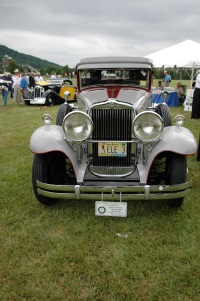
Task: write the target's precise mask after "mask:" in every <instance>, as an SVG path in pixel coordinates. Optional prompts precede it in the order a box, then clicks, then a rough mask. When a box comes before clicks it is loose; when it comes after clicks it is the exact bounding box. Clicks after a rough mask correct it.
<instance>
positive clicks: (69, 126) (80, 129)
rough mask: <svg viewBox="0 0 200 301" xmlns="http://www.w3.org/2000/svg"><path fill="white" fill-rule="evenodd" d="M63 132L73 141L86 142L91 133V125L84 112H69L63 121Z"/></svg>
mask: <svg viewBox="0 0 200 301" xmlns="http://www.w3.org/2000/svg"><path fill="white" fill-rule="evenodd" d="M62 127H63V130H64V132H65V134H66V135H67V136H68V138H69V139H71V140H73V141H83V140H86V139H87V138H88V137H89V136H90V135H91V133H92V129H93V123H92V120H91V118H90V117H89V116H88V115H87V114H86V113H84V112H76V111H74V112H71V113H69V114H68V115H66V117H65V118H64V120H63V123H62Z"/></svg>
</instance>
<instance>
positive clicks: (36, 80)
mask: <svg viewBox="0 0 200 301" xmlns="http://www.w3.org/2000/svg"><path fill="white" fill-rule="evenodd" d="M43 80H44V79H43V76H41V74H40V72H38V73H37V75H36V77H35V82H36V83H37V82H42V81H43Z"/></svg>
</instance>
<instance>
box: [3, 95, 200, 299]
mask: <svg viewBox="0 0 200 301" xmlns="http://www.w3.org/2000/svg"><path fill="white" fill-rule="evenodd" d="M2 103H3V102H2V100H1V102H0V139H1V143H0V186H1V188H0V194H1V199H0V248H1V250H0V300H2V301H24V300H34V301H36V300H37V301H46V300H50V301H55V300H56V301H62V300H63V301H79V300H88V301H128V300H130V301H136V300H138V301H153V300H155V301H156V300H159V301H161V300H162V301H163V300H166V301H199V300H200V282H199V279H200V264H199V262H200V255H199V247H200V245H199V241H200V223H199V212H200V200H199V191H200V189H199V179H200V162H198V161H197V160H196V155H195V156H193V157H189V158H188V168H189V173H188V179H192V180H193V189H192V190H191V193H190V194H189V195H188V196H187V197H186V199H185V202H184V204H183V206H182V208H181V209H178V210H174V209H170V208H169V207H168V206H166V204H165V203H164V202H163V201H162V202H159V201H155V202H137V201H135V202H129V203H128V215H127V217H126V218H114V217H112V218H111V217H96V216H95V214H94V205H95V202H93V201H92V202H91V201H85V202H79V201H60V202H58V203H57V204H56V205H53V206H51V207H44V206H43V205H41V204H40V203H38V202H37V200H36V199H35V196H34V194H33V191H32V184H31V165H32V159H33V154H32V153H31V152H30V150H29V140H30V137H31V134H32V133H33V131H34V130H35V129H36V128H37V127H38V126H40V125H42V121H41V117H42V115H43V114H44V113H50V114H52V116H53V121H54V123H55V119H56V113H57V110H58V106H55V107H51V108H46V107H34V106H28V107H27V106H19V105H14V103H13V101H12V100H11V99H9V101H8V106H7V107H6V108H4V107H3V105H2ZM170 110H171V114H172V116H173V117H174V116H175V115H177V114H182V113H183V114H184V115H185V118H186V122H185V126H186V127H188V128H189V129H190V130H191V131H192V132H193V134H194V135H195V137H196V138H197V139H199V132H200V120H191V118H190V113H189V112H184V111H183V106H181V105H180V106H179V107H176V108H170Z"/></svg>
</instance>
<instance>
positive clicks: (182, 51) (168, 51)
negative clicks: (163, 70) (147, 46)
mask: <svg viewBox="0 0 200 301" xmlns="http://www.w3.org/2000/svg"><path fill="white" fill-rule="evenodd" d="M145 57H146V58H149V59H151V60H153V64H154V66H155V67H162V66H163V65H164V66H166V67H174V66H177V67H179V68H181V67H183V68H184V67H185V68H193V67H196V68H200V44H199V43H196V42H194V41H191V40H186V41H184V42H182V43H178V44H176V45H174V46H171V47H168V48H165V49H163V50H160V51H157V52H154V53H152V54H149V55H147V56H145Z"/></svg>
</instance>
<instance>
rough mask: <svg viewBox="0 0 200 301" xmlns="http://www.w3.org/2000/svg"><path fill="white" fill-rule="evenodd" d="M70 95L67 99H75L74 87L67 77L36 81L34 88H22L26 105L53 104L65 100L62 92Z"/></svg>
mask: <svg viewBox="0 0 200 301" xmlns="http://www.w3.org/2000/svg"><path fill="white" fill-rule="evenodd" d="M66 91H68V92H70V95H69V97H68V101H75V100H76V87H75V86H74V85H73V83H72V81H71V80H70V79H68V78H56V79H50V80H47V81H42V82H37V83H36V86H35V88H34V89H32V90H31V89H25V90H23V98H24V102H25V104H26V105H32V104H33V105H45V106H53V105H57V104H62V103H64V102H65V95H64V93H65V92H66Z"/></svg>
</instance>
